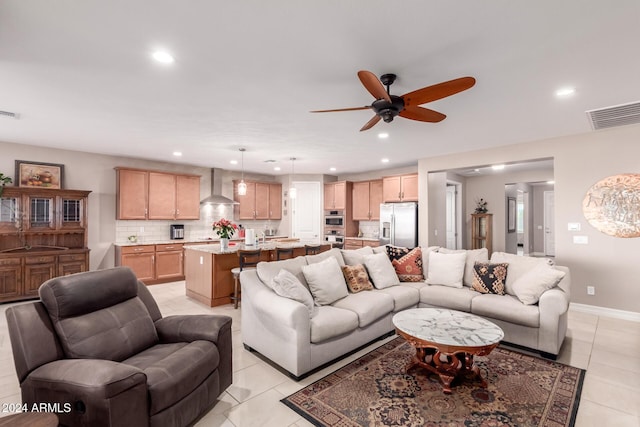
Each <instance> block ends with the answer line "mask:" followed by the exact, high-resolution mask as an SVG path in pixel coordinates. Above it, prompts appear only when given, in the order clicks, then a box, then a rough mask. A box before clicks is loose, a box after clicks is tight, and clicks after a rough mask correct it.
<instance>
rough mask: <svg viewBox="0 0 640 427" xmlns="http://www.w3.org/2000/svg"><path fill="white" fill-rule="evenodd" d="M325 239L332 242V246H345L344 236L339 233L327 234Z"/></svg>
mask: <svg viewBox="0 0 640 427" xmlns="http://www.w3.org/2000/svg"><path fill="white" fill-rule="evenodd" d="M324 241H325V242H327V243H330V244H331V247H332V248H339V249H343V248H344V236H340V235H338V234H326V235H325V236H324Z"/></svg>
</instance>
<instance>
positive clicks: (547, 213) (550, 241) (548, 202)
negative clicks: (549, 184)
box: [544, 191, 556, 256]
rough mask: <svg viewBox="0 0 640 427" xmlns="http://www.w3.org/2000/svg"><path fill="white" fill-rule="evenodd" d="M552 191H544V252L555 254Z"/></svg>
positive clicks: (549, 254) (547, 254)
mask: <svg viewBox="0 0 640 427" xmlns="http://www.w3.org/2000/svg"><path fill="white" fill-rule="evenodd" d="M554 206H555V201H554V192H553V191H545V192H544V254H545V255H546V256H556V238H555V220H554V215H553V211H554Z"/></svg>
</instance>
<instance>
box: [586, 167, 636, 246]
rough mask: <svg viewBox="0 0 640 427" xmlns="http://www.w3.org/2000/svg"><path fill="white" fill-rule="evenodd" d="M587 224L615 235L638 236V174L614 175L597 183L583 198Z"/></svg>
mask: <svg viewBox="0 0 640 427" xmlns="http://www.w3.org/2000/svg"><path fill="white" fill-rule="evenodd" d="M582 212H583V213H584V217H585V218H586V219H587V221H589V224H591V225H592V226H594V227H595V228H596V229H598V230H599V231H601V232H603V233H604V234H608V235H609V236H614V237H640V174H636V173H625V174H620V175H613V176H609V177H607V178H604V179H603V180H601V181H598V182H596V183H595V184H594V185H593V186H592V187H591V188H590V189H589V191H587V194H586V196H585V197H584V200H583V201H582Z"/></svg>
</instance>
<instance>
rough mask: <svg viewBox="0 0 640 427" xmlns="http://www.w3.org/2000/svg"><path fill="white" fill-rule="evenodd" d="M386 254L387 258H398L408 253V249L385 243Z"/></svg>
mask: <svg viewBox="0 0 640 427" xmlns="http://www.w3.org/2000/svg"><path fill="white" fill-rule="evenodd" d="M386 249H387V255H388V256H389V260H391V261H393V260H394V259H400V258H402V257H403V256H405V255H406V254H408V253H409V251H410V249H409V248H405V247H402V246H393V245H387V246H386Z"/></svg>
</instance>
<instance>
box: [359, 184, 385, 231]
mask: <svg viewBox="0 0 640 427" xmlns="http://www.w3.org/2000/svg"><path fill="white" fill-rule="evenodd" d="M352 197H353V219H354V220H356V221H377V220H379V219H380V203H382V180H381V179H377V180H373V181H362V182H354V183H353V192H352Z"/></svg>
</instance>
